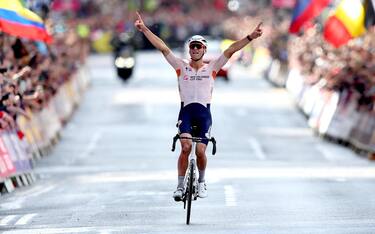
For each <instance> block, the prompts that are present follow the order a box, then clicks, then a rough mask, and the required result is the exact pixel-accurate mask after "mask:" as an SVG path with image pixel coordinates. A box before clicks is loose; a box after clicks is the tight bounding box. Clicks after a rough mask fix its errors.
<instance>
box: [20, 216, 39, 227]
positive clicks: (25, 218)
mask: <svg viewBox="0 0 375 234" xmlns="http://www.w3.org/2000/svg"><path fill="white" fill-rule="evenodd" d="M37 215H38V214H27V215H24V216H22V218H20V219H19V220H18V221H17V222H16V223H15V225H26V224H28V223H29V222H30V221H31V219H32V218H34V217H35V216H37Z"/></svg>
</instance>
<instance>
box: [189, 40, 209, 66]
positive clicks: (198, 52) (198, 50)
mask: <svg viewBox="0 0 375 234" xmlns="http://www.w3.org/2000/svg"><path fill="white" fill-rule="evenodd" d="M188 46H189V53H190V56H191V59H192V60H194V61H199V60H200V59H202V58H203V55H204V54H205V53H206V49H207V41H206V39H204V37H202V36H200V35H194V36H192V37H191V38H189V40H188Z"/></svg>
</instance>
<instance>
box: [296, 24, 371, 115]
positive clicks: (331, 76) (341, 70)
mask: <svg viewBox="0 0 375 234" xmlns="http://www.w3.org/2000/svg"><path fill="white" fill-rule="evenodd" d="M374 48H375V29H374V27H373V28H372V29H370V30H368V32H367V33H366V34H365V35H363V36H362V37H360V38H357V39H355V40H352V41H350V42H349V43H348V44H347V45H345V46H342V47H341V48H339V49H335V48H334V47H332V46H331V45H330V44H328V43H327V42H325V41H324V39H323V37H322V35H321V33H320V32H319V30H318V28H317V27H313V28H310V29H309V30H308V31H307V32H306V33H304V34H303V35H302V36H300V37H297V38H294V40H291V41H290V45H289V61H290V65H291V66H292V67H297V68H298V69H299V70H300V71H301V72H302V74H303V75H304V77H305V82H306V83H308V84H311V85H313V84H316V83H317V82H321V83H320V84H321V85H322V87H324V88H325V89H329V90H335V91H338V92H339V93H340V94H341V95H342V96H345V97H347V99H348V100H349V99H350V98H352V97H355V98H356V99H357V100H358V109H362V110H366V111H375V106H374V103H375V51H374Z"/></svg>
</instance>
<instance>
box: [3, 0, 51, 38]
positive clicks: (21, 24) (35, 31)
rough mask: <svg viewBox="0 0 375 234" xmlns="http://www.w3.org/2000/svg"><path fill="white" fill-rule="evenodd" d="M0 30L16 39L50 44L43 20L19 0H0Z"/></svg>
mask: <svg viewBox="0 0 375 234" xmlns="http://www.w3.org/2000/svg"><path fill="white" fill-rule="evenodd" d="M0 30H2V31H3V32H5V33H8V34H11V35H13V36H17V37H25V38H29V39H32V40H38V41H44V42H47V43H50V42H52V37H51V36H50V35H49V34H48V33H47V31H46V28H45V26H44V23H43V20H42V19H41V18H40V17H39V16H38V15H37V14H35V13H34V12H32V11H31V10H29V9H27V8H25V7H23V5H22V3H21V2H20V1H19V0H0Z"/></svg>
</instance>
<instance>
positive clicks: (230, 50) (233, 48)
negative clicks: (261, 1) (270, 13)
mask: <svg viewBox="0 0 375 234" xmlns="http://www.w3.org/2000/svg"><path fill="white" fill-rule="evenodd" d="M261 26H262V22H260V23H259V24H258V26H257V27H256V28H255V29H254V31H253V32H252V33H251V34H250V35H247V36H246V37H244V38H242V39H241V40H238V41H235V42H233V44H232V45H230V46H229V47H228V49H226V50H225V51H224V55H225V57H227V58H230V57H232V55H233V54H234V53H236V52H237V51H239V50H241V49H242V48H244V47H245V46H246V45H247V44H249V42H250V41H252V40H254V39H256V38H258V37H260V36H261V35H262V33H263V32H262V28H261Z"/></svg>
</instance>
